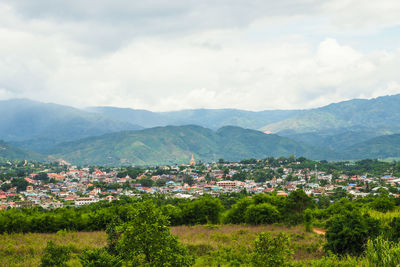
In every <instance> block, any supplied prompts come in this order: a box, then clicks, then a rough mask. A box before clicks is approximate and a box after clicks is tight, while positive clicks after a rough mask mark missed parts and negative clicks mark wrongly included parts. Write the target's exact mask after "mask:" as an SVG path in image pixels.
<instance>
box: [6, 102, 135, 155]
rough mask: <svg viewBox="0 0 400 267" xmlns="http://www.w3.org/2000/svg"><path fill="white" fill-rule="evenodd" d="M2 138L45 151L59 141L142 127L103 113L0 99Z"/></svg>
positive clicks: (25, 146)
mask: <svg viewBox="0 0 400 267" xmlns="http://www.w3.org/2000/svg"><path fill="white" fill-rule="evenodd" d="M0 114H1V116H0V138H1V139H3V140H6V141H7V142H12V143H13V144H15V145H18V146H21V147H24V148H30V149H32V150H35V151H42V150H43V149H45V148H46V147H49V146H51V145H54V144H56V143H58V142H65V141H71V140H76V139H80V138H84V137H88V136H94V135H101V134H105V133H110V132H117V131H121V130H136V129H140V128H141V127H139V126H135V125H132V124H130V123H127V122H122V121H117V120H115V119H111V118H108V117H106V116H104V115H101V114H95V113H90V112H86V111H82V110H79V109H76V108H72V107H68V106H62V105H56V104H47V103H40V102H35V101H31V100H27V99H13V100H6V101H0Z"/></svg>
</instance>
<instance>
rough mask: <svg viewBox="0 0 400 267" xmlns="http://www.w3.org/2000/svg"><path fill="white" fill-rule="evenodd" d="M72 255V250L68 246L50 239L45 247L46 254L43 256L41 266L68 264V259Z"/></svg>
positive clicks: (60, 266)
mask: <svg viewBox="0 0 400 267" xmlns="http://www.w3.org/2000/svg"><path fill="white" fill-rule="evenodd" d="M70 257H71V250H70V249H69V248H68V247H67V246H61V245H57V244H55V243H54V242H53V241H51V240H50V241H48V242H47V245H46V248H45V249H44V255H43V256H42V258H41V264H40V266H41V267H50V266H57V267H62V266H68V265H67V261H69V259H70Z"/></svg>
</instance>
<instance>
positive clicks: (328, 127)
mask: <svg viewBox="0 0 400 267" xmlns="http://www.w3.org/2000/svg"><path fill="white" fill-rule="evenodd" d="M343 129H346V130H347V131H352V132H360V131H364V129H367V130H368V131H377V132H378V133H380V134H383V133H386V134H390V133H397V132H400V95H392V96H383V97H378V98H374V99H370V100H367V99H353V100H349V101H344V102H339V103H335V104H330V105H328V106H324V107H321V108H317V109H311V110H308V111H305V112H303V113H300V114H296V115H294V116H292V117H290V118H287V119H284V120H282V121H279V122H275V123H270V124H267V125H266V126H264V127H262V130H268V131H271V132H274V133H281V134H294V133H312V132H320V131H331V133H332V134H336V133H337V131H342V130H343ZM360 129H361V130H360Z"/></svg>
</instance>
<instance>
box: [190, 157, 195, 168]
mask: <svg viewBox="0 0 400 267" xmlns="http://www.w3.org/2000/svg"><path fill="white" fill-rule="evenodd" d="M190 165H191V166H193V165H196V161H194V156H193V154H192V159H191V160H190Z"/></svg>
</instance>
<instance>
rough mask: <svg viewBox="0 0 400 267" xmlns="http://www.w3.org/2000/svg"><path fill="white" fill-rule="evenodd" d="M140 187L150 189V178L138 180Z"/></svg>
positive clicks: (151, 181)
mask: <svg viewBox="0 0 400 267" xmlns="http://www.w3.org/2000/svg"><path fill="white" fill-rule="evenodd" d="M139 181H140V185H141V186H145V187H151V186H153V184H154V182H153V180H151V179H150V178H142V179H140V180H139Z"/></svg>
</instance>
